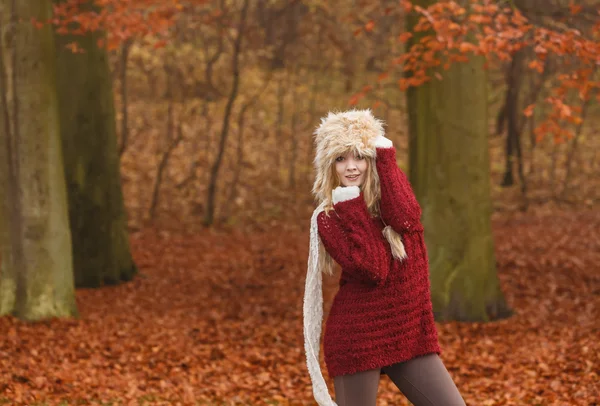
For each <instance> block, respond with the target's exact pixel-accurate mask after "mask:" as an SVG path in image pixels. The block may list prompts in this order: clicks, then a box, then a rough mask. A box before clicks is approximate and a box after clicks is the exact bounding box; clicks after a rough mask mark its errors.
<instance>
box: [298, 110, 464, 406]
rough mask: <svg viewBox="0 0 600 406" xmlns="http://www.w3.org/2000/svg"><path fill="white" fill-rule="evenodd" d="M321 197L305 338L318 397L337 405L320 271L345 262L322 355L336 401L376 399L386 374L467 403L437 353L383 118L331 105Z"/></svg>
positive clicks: (413, 207)
mask: <svg viewBox="0 0 600 406" xmlns="http://www.w3.org/2000/svg"><path fill="white" fill-rule="evenodd" d="M315 145H316V156H315V160H314V164H315V169H316V179H315V182H314V186H313V193H314V195H315V197H316V199H317V200H318V202H319V206H318V207H317V209H316V210H315V211H314V213H313V216H312V219H311V230H310V231H311V232H310V254H309V258H308V273H307V277H306V286H305V295H304V310H303V311H304V347H305V350H306V357H307V367H308V370H309V373H310V377H311V380H312V384H313V393H314V397H315V400H316V401H317V403H318V404H319V405H336V403H335V402H334V401H333V400H332V399H331V396H330V395H329V391H328V389H327V385H326V383H325V380H324V378H323V375H322V373H321V369H320V366H319V350H320V346H319V344H320V336H321V325H322V318H323V292H322V273H326V274H328V275H332V274H333V261H335V262H337V263H338V264H339V265H341V268H342V272H341V276H340V280H339V290H338V292H337V293H336V295H335V298H334V300H333V304H332V306H331V309H330V312H329V316H328V318H327V322H326V327H325V336H324V355H325V363H326V366H327V370H328V373H329V376H330V377H333V379H334V389H335V398H336V401H337V404H338V405H340V406H371V405H372V406H375V404H376V398H377V389H378V386H379V378H380V376H381V375H382V374H385V375H388V376H389V377H390V379H391V380H392V381H393V382H394V384H395V385H396V386H397V387H398V389H399V390H400V391H402V393H403V394H404V395H405V396H406V397H407V398H408V399H409V400H410V401H411V402H412V403H413V404H414V405H415V406H464V405H465V403H464V400H463V399H462V397H461V395H460V393H459V391H458V389H457V388H456V386H455V384H454V382H453V381H452V378H451V377H450V375H449V373H448V371H447V370H446V368H445V367H444V364H443V363H442V361H441V360H440V358H439V354H440V347H439V343H438V336H437V331H436V327H435V323H434V319H433V311H432V305H431V293H430V282H429V267H428V259H427V251H426V248H425V242H424V239H423V226H422V224H421V221H420V217H421V208H420V206H419V204H418V202H417V200H416V198H415V195H414V193H413V191H412V188H411V186H410V183H409V182H408V179H407V178H406V176H405V174H404V173H403V172H402V171H401V170H400V169H399V168H398V166H397V164H396V150H395V148H394V146H393V145H392V142H391V141H390V140H389V139H387V138H385V136H384V130H383V123H382V121H380V120H378V119H376V118H375V117H373V115H372V113H371V111H370V110H352V111H347V112H341V113H329V114H328V116H327V117H325V118H323V119H322V120H321V124H320V126H319V127H318V128H317V130H316V131H315Z"/></svg>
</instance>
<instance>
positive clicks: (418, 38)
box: [0, 0, 600, 406]
mask: <svg viewBox="0 0 600 406" xmlns="http://www.w3.org/2000/svg"><path fill="white" fill-rule="evenodd" d="M0 7H1V9H0V10H1V13H0V20H1V22H0V24H1V26H0V29H1V31H2V48H1V54H0V62H1V64H0V65H1V71H0V76H1V80H0V85H1V89H0V92H1V96H2V98H1V100H0V107H1V108H2V117H1V118H0V121H1V126H0V127H1V128H0V134H1V135H2V137H1V138H2V145H1V146H0V195H1V196H2V198H3V206H2V208H3V210H2V212H0V248H1V251H0V259H1V269H0V315H2V317H1V318H0V365H1V366H2V368H1V369H0V371H1V372H0V404H25V405H50V404H60V405H72V404H103V405H112V404H114V405H117V404H140V405H142V404H186V405H187V404H189V405H200V404H203V405H213V404H214V405H217V404H222V405H230V404H231V405H233V404H235V405H237V404H240V405H242V404H243V405H258V404H277V405H284V404H285V405H292V404H293V405H295V404H314V402H313V401H312V389H311V386H310V379H309V376H308V372H307V370H306V367H305V363H304V362H305V361H304V347H303V336H302V310H301V309H302V298H303V294H304V277H305V274H306V259H307V256H308V229H309V221H310V215H311V213H312V211H313V209H314V207H315V204H314V200H313V196H312V195H311V187H312V182H313V176H314V172H313V166H312V159H313V157H314V145H313V138H312V133H313V131H314V129H315V128H316V126H317V125H318V124H319V122H320V118H321V117H323V116H325V115H326V114H327V112H329V111H333V110H336V111H341V110H346V109H351V108H360V109H364V108H370V109H372V111H373V113H374V114H375V115H376V116H377V117H378V118H381V119H383V120H384V121H385V122H386V133H387V137H389V138H390V139H391V140H392V141H393V143H394V145H395V147H396V150H397V159H398V165H399V167H400V168H401V169H402V170H404V171H405V172H406V173H407V174H408V175H409V178H410V180H411V183H412V185H413V188H414V189H415V193H416V195H417V198H418V200H419V202H420V203H421V206H422V208H423V223H424V225H425V230H426V232H425V234H426V241H427V246H428V250H429V256H430V257H429V260H430V265H431V283H432V299H433V302H434V310H435V313H436V320H437V322H438V328H439V333H440V341H441V344H442V348H443V351H444V352H443V354H442V358H443V360H444V362H445V364H446V366H447V368H448V369H449V371H450V372H451V374H452V376H453V378H454V379H455V382H456V383H457V386H458V387H459V389H460V390H461V393H462V394H463V397H464V398H465V400H466V401H467V404H473V405H524V404H531V405H587V406H590V405H597V404H599V402H600V389H599V386H598V380H599V375H600V358H599V355H598V354H599V353H600V347H599V345H598V336H599V330H598V315H599V314H600V312H599V305H600V268H599V266H598V263H600V239H599V231H598V230H600V213H599V212H598V199H599V198H600V192H599V190H600V189H599V185H600V176H599V174H600V149H599V146H600V138H599V137H598V122H597V121H598V120H597V117H598V113H599V111H600V106H599V100H600V99H599V97H600V96H599V95H600V92H599V90H600V77H599V73H598V66H599V64H600V15H599V10H600V2H598V1H592V0H590V1H567V0H556V1H555V0H543V1H542V0H513V1H495V2H491V1H485V0H480V1H475V0H473V1H466V0H465V1H457V2H447V1H433V0H414V1H413V2H409V1H392V0H378V1H374V0H365V1H359V0H338V1H336V2H335V3H333V2H326V1H321V0H233V1H230V0H218V1H211V0H204V1H200V0H190V1H183V0H169V1H166V0H165V1H163V0H161V1H158V0H104V1H75V0H64V1H59V0H55V1H50V0H36V1H33V0H18V1H10V0H3V1H2V2H1V3H0ZM337 275H338V274H337V273H336V276H335V277H332V278H327V277H326V278H325V280H324V284H325V291H324V294H325V304H324V306H325V316H326V315H327V310H328V308H329V306H330V303H331V300H332V299H333V296H334V295H335V292H336V289H337ZM322 368H323V370H324V371H325V369H324V364H323V363H322ZM326 379H327V381H328V384H329V385H330V392H331V393H332V394H333V385H332V380H330V379H329V378H328V377H327V376H326ZM378 404H381V405H388V404H390V405H391V404H406V405H407V404H408V402H407V401H406V399H405V398H404V397H403V396H402V395H401V394H400V393H399V392H398V390H397V389H396V388H395V387H394V386H393V385H392V384H391V382H389V380H388V379H387V378H385V379H382V382H381V386H380V392H379V403H378Z"/></svg>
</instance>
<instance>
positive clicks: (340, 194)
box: [331, 186, 360, 204]
mask: <svg viewBox="0 0 600 406" xmlns="http://www.w3.org/2000/svg"><path fill="white" fill-rule="evenodd" d="M331 195H332V198H333V204H336V203H338V202H343V201H346V200H351V199H354V198H356V197H358V196H360V188H359V187H358V186H347V187H343V186H338V187H336V188H335V189H333V191H332V192H331Z"/></svg>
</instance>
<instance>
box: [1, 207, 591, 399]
mask: <svg viewBox="0 0 600 406" xmlns="http://www.w3.org/2000/svg"><path fill="white" fill-rule="evenodd" d="M306 221H308V219H307V218H303V219H298V220H297V222H296V224H298V225H302V224H306ZM598 230H600V217H599V216H598V213H597V211H596V212H592V211H588V212H582V213H564V214H561V213H555V212H552V213H547V214H545V213H538V214H537V215H531V213H523V214H518V213H511V214H510V215H507V216H502V218H499V219H497V220H496V221H495V222H494V234H495V240H496V257H497V260H498V264H499V278H500V281H501V285H502V289H503V291H504V293H505V296H506V298H507V300H508V302H509V304H510V306H511V307H512V308H513V309H514V310H515V315H514V316H513V317H511V318H510V319H506V320H500V321H495V322H492V323H487V324H484V323H443V324H439V323H438V325H437V326H438V329H439V332H440V340H441V344H442V349H443V355H442V358H443V360H444V363H445V364H446V366H447V367H448V369H449V370H450V373H451V374H452V376H453V378H454V380H455V382H456V383H457V386H458V387H459V389H460V390H461V393H462V394H463V396H464V398H465V400H466V402H467V404H473V405H507V406H508V405H520V404H535V403H537V404H543V405H562V404H568V405H586V404H590V402H593V401H594V396H595V394H597V392H594V391H595V390H597V385H596V384H597V381H598V371H597V368H596V366H597V365H598V363H599V362H600V359H599V358H598V354H600V343H599V342H598V340H597V337H596V329H597V314H598V311H599V306H600V302H599V300H598V294H597V292H598V289H599V288H600V279H599V277H598V275H597V273H596V271H595V270H596V269H597V266H596V264H598V262H599V261H600V257H599V253H600V245H599V244H600V235H598ZM273 235H277V236H278V238H276V239H274V238H273ZM307 239H308V236H307V231H306V229H305V228H302V230H300V229H292V228H290V229H286V232H285V233H282V232H281V230H280V229H270V230H266V231H265V232H255V233H253V234H248V235H243V234H242V233H233V234H226V233H223V232H219V231H216V230H211V231H209V232H204V233H202V234H198V235H175V234H171V235H170V236H162V237H161V233H159V232H157V231H154V230H148V231H147V232H145V233H144V234H142V235H139V236H137V237H135V238H133V240H132V248H133V252H134V257H135V259H136V262H137V264H138V266H139V267H140V274H139V275H138V276H136V278H135V279H134V280H133V281H132V282H130V283H126V284H124V285H120V286H113V287H106V288H103V289H99V290H93V289H80V290H78V292H77V302H78V306H79V309H80V312H81V319H80V320H52V321H47V322H42V323H37V324H30V323H24V322H19V321H17V320H15V319H13V318H10V317H4V318H0V337H2V339H1V340H0V400H3V401H8V402H9V403H10V404H23V405H25V404H27V405H31V404H48V405H58V404H60V401H61V400H62V401H64V402H66V403H68V404H79V403H81V404H84V403H86V402H87V403H88V404H96V403H98V404H99V403H100V400H101V401H103V402H105V403H109V402H115V403H118V402H117V400H118V401H120V402H121V403H122V404H136V405H137V404H140V405H175V404H180V405H194V404H197V403H198V404H202V403H209V404H210V403H215V404H218V403H221V402H224V403H225V404H233V403H234V402H237V404H241V403H243V404H267V403H269V402H271V403H273V404H280V405H292V404H293V405H296V404H301V403H310V402H312V393H311V389H310V379H309V376H308V372H307V370H306V367H305V363H304V362H305V361H304V349H303V337H302V296H303V288H304V277H305V273H306V258H307V254H308V252H307V250H308V247H307V246H306V245H307V243H306V241H307ZM336 289H337V279H336V277H333V278H325V279H324V296H325V302H324V303H325V310H326V311H327V309H328V307H329V306H330V304H331V300H332V298H333V294H334V293H335V291H336ZM325 375H326V373H325ZM326 379H328V378H327V376H326ZM328 384H329V385H330V390H331V393H333V385H332V382H331V380H329V379H328ZM275 402H278V403H275ZM379 403H381V404H382V405H388V404H401V405H406V404H407V403H406V400H405V399H404V397H403V396H402V395H401V394H400V393H399V392H398V390H397V389H396V388H395V387H394V386H393V384H392V383H391V382H390V381H389V379H387V378H385V379H382V381H381V387H380V390H379V396H378V404H379Z"/></svg>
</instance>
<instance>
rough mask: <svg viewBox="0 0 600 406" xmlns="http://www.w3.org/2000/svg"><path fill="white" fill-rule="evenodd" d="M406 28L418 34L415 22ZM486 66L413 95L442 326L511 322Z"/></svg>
mask: <svg viewBox="0 0 600 406" xmlns="http://www.w3.org/2000/svg"><path fill="white" fill-rule="evenodd" d="M431 3H433V1H431V0H422V1H420V2H419V5H421V6H423V7H427V6H428V5H429V4H431ZM407 23H408V24H407V26H408V27H407V29H411V28H412V27H413V26H414V24H415V20H414V16H412V17H409V18H408V20H407ZM419 38H420V36H415V38H413V41H418V40H419ZM410 45H411V44H410V43H409V46H410ZM483 62H484V61H483V59H482V58H475V57H474V58H472V59H471V60H470V61H469V62H468V63H458V64H454V65H453V66H452V67H451V68H450V70H449V71H440V73H441V74H442V75H443V79H442V80H438V79H435V78H434V79H433V80H432V81H431V82H429V83H427V84H425V85H422V86H420V87H418V88H411V89H410V90H409V91H408V93H407V103H408V119H409V134H410V142H409V146H410V147H409V153H410V166H409V175H410V180H411V183H412V185H413V187H414V189H415V193H416V195H417V199H418V200H419V202H420V204H421V207H422V209H423V217H422V221H423V225H424V227H425V239H426V243H427V247H428V252H429V260H430V267H431V268H430V270H431V291H432V300H433V306H434V313H435V315H436V319H437V320H462V321H488V320H491V319H496V318H501V317H505V316H507V315H509V314H510V311H509V309H508V307H507V305H506V303H505V300H504V296H503V294H502V291H501V289H500V286H499V282H498V277H497V273H496V259H495V255H494V242H493V238H492V230H491V212H492V209H491V196H490V170H489V150H488V121H487V103H486V101H487V95H486V76H485V70H484V68H483ZM430 73H433V72H430Z"/></svg>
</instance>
